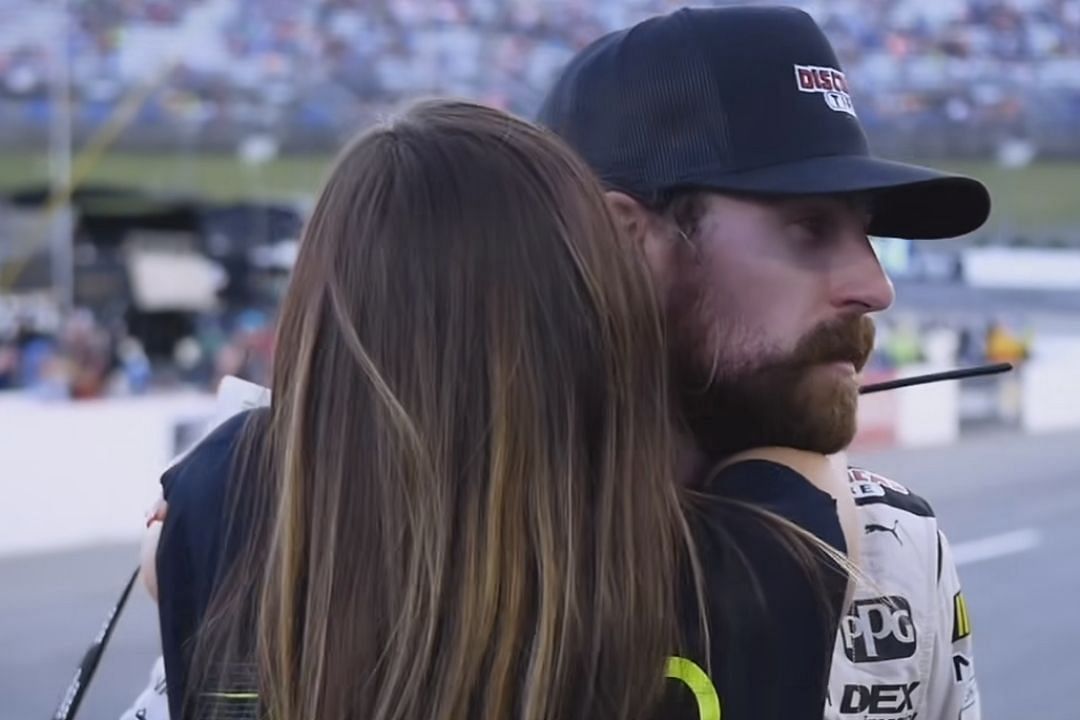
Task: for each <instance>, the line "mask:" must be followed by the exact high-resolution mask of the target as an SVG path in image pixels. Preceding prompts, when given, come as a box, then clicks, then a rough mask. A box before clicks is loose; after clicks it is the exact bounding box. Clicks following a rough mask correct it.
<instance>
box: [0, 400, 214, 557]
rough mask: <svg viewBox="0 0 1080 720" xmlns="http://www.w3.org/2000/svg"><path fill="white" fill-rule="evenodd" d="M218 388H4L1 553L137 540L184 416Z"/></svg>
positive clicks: (206, 411)
mask: <svg viewBox="0 0 1080 720" xmlns="http://www.w3.org/2000/svg"><path fill="white" fill-rule="evenodd" d="M213 411H214V398H213V396H212V395H209V394H182V395H168V396H160V397H159V396H153V397H142V398H131V399H111V400H91V401H80V402H58V403H49V402H41V401H38V400H36V399H33V398H28V397H25V396H22V395H19V394H0V554H6V553H14V552H23V551H30V550H46V549H56V548H63V547H71V546H76V545H83V544H87V543H92V542H99V541H114V540H135V539H137V538H139V537H140V536H141V533H142V530H143V514H144V512H145V510H146V509H147V508H148V507H149V505H150V503H151V502H152V501H153V499H154V498H155V497H156V496H157V493H158V491H159V485H158V480H159V478H160V476H161V473H162V471H163V470H164V469H165V468H166V467H167V466H168V464H169V462H170V461H171V460H172V459H173V452H174V450H175V448H174V432H175V429H176V426H177V424H179V423H181V422H189V421H198V420H200V419H205V418H208V417H210V416H211V415H212V414H213Z"/></svg>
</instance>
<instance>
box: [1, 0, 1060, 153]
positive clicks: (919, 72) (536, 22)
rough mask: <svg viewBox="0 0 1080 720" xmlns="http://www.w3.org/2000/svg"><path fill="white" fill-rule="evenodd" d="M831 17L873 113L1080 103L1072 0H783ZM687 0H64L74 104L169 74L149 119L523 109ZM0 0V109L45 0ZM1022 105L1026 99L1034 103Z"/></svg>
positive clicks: (49, 33) (42, 42) (103, 111)
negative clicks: (444, 101) (628, 31)
mask: <svg viewBox="0 0 1080 720" xmlns="http://www.w3.org/2000/svg"><path fill="white" fill-rule="evenodd" d="M785 2H786V4H793V5H798V6H801V7H803V8H804V9H806V10H808V11H809V12H811V13H812V14H813V15H814V16H815V17H816V18H817V19H818V20H819V21H820V22H821V23H822V25H823V26H824V28H825V29H826V31H827V32H828V33H829V35H830V37H831V39H832V41H833V43H834V45H835V46H836V48H837V50H838V52H839V53H840V55H841V60H842V62H843V63H844V65H845V68H846V69H847V70H848V74H849V77H850V78H851V80H852V83H853V86H854V88H855V98H856V103H857V107H856V109H857V110H858V112H859V114H860V117H861V118H862V120H863V122H864V123H865V124H866V125H867V126H868V127H870V128H871V129H872V128H874V127H882V126H886V127H906V128H908V129H911V128H912V127H918V126H921V125H931V126H934V127H936V128H939V129H940V128H943V127H947V126H949V125H958V126H962V127H964V128H966V129H968V130H969V131H970V130H972V129H978V128H990V129H992V130H993V131H995V132H997V133H999V134H1000V135H1001V136H1002V137H1010V138H1023V137H1025V136H1028V135H1031V134H1033V133H1037V132H1038V130H1039V126H1040V125H1045V124H1047V123H1053V122H1054V120H1055V118H1057V119H1058V120H1062V121H1064V122H1068V121H1069V120H1072V121H1075V119H1076V118H1080V0H1010V1H1009V2H1002V1H999V0H785ZM684 4H699V5H723V4H729V3H724V2H708V0H699V2H697V3H688V2H687V1H686V0H544V1H543V2H537V1H536V0H304V1H303V2H300V1H297V0H204V1H197V0H175V1H173V0H170V1H169V2H163V1H161V0H95V1H94V2H88V1H79V0H70V1H69V2H68V3H67V6H68V8H69V18H70V21H69V22H68V27H67V30H68V32H67V33H66V36H67V38H68V43H67V48H66V50H67V52H68V53H69V56H70V58H71V69H72V77H71V81H72V87H73V92H74V96H75V97H76V98H77V100H78V102H77V106H76V110H77V120H82V121H85V122H87V123H94V122H100V121H101V120H102V119H103V118H104V117H106V116H107V115H108V113H109V112H110V111H111V109H112V108H113V106H114V105H115V103H116V102H117V101H118V99H119V98H121V97H122V96H123V95H124V94H125V93H126V92H127V91H129V90H130V89H131V88H132V87H133V86H135V85H136V84H138V83H141V82H147V81H151V82H152V81H155V78H157V76H158V73H166V71H167V74H165V75H163V77H165V80H164V81H163V83H162V86H161V90H160V92H157V93H155V94H154V95H153V96H152V97H151V98H150V101H149V102H148V103H147V104H146V105H145V106H144V107H143V108H142V111H141V115H140V121H141V122H142V123H146V124H154V123H158V124H166V125H168V124H175V125H180V126H183V127H187V128H189V129H190V130H191V132H192V133H193V134H197V133H196V131H198V130H199V129H203V130H207V129H210V128H211V126H213V125H215V124H217V125H219V126H223V125H221V124H222V123H226V124H228V123H233V124H235V125H237V126H242V127H246V128H248V129H255V130H257V129H260V128H261V129H264V130H268V131H274V132H275V133H277V134H278V135H279V136H283V135H287V134H288V132H289V131H290V130H291V131H293V132H300V133H302V132H304V131H311V132H312V133H313V134H315V135H319V134H321V135H324V136H325V135H327V134H331V135H332V134H333V131H334V130H335V129H341V130H342V131H343V132H344V131H351V130H352V129H355V127H356V123H357V122H362V121H363V119H364V118H365V117H369V116H371V115H372V114H377V113H379V112H380V111H381V110H382V109H385V108H386V107H388V106H390V105H392V104H394V103H396V102H397V101H399V100H400V99H401V98H403V97H406V96H415V95H417V94H431V93H438V94H451V95H461V96H468V97H471V98H475V99H479V100H481V101H485V102H488V103H490V104H494V105H497V106H500V107H504V108H508V109H511V110H513V111H515V112H518V113H523V114H526V115H528V114H530V113H532V112H533V111H534V110H535V108H536V106H537V105H538V103H539V100H540V98H541V96H542V94H543V92H544V90H545V89H546V88H547V87H548V86H549V84H550V82H551V80H552V78H553V76H554V74H555V73H556V72H557V71H558V70H559V69H560V67H561V66H562V65H563V64H564V63H565V62H566V60H567V59H568V58H569V57H570V56H571V54H572V53H573V52H574V51H576V50H577V49H579V48H581V47H582V46H583V45H585V44H587V43H588V42H589V41H590V40H592V39H594V38H596V37H598V36H599V35H601V34H603V33H604V32H606V31H609V30H612V29H615V28H619V27H625V26H627V25H630V24H632V23H634V22H636V21H638V20H640V19H642V18H644V17H646V16H649V15H654V14H658V13H664V12H668V11H671V10H673V9H676V8H677V7H679V6H682V5H684ZM59 7H61V5H60V3H59V2H57V1H55V0H52V1H43V0H0V97H2V98H6V99H7V101H8V102H7V103H6V104H8V105H10V104H11V103H12V102H16V101H17V104H18V107H19V108H20V109H19V110H17V111H16V110H11V109H10V107H9V109H8V110H6V111H4V117H3V120H4V121H5V123H11V122H13V121H19V120H23V121H27V122H31V121H33V122H39V123H40V122H41V120H42V119H43V118H44V117H45V116H47V114H48V112H49V108H50V100H49V91H48V89H49V85H50V78H51V77H52V68H53V65H51V62H52V61H51V58H53V57H55V53H56V51H57V38H58V37H60V38H62V37H64V35H65V34H64V33H58V32H57V17H58V11H57V8H59ZM1035 109H1037V110H1038V114H1037V115H1036V114H1035V112H1034V111H1035Z"/></svg>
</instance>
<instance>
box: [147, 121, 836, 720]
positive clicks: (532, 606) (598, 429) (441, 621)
mask: <svg viewBox="0 0 1080 720" xmlns="http://www.w3.org/2000/svg"><path fill="white" fill-rule="evenodd" d="M663 358H664V352H663V330H662V328H661V325H660V321H659V314H658V312H657V308H656V306H655V302H654V299H653V295H652V292H651V290H650V286H649V282H648V276H647V274H646V271H645V269H644V266H643V264H642V263H641V261H640V258H638V257H637V256H635V255H634V254H633V253H631V252H628V251H627V248H623V247H621V246H620V245H619V241H618V237H617V235H616V232H615V229H614V226H613V224H612V222H611V220H610V218H609V216H608V214H607V211H606V209H605V206H604V201H603V198H602V194H601V191H600V189H599V187H598V186H597V184H596V183H595V181H594V180H593V179H592V178H591V176H590V175H589V173H588V172H587V171H586V170H585V169H584V168H583V166H582V165H581V164H580V162H579V161H578V160H577V159H576V158H575V157H574V156H573V155H572V154H571V153H570V152H569V151H568V150H566V149H565V148H564V147H563V146H562V145H561V144H560V143H559V142H558V141H557V140H555V139H553V138H552V137H551V136H549V135H547V134H546V133H544V132H542V131H540V130H538V129H536V128H534V127H532V126H530V125H528V124H526V123H523V122H521V121H518V120H516V119H513V118H511V117H509V116H507V115H505V114H503V113H500V112H498V111H495V110H491V109H487V108H483V107H480V106H475V105H469V104H465V103H450V102H436V103H427V104H422V105H419V106H417V107H415V108H414V109H413V110H411V111H410V112H408V113H407V114H405V115H404V116H403V117H401V118H400V119H398V120H396V121H394V122H392V123H390V124H388V125H386V126H384V127H380V128H377V129H375V130H372V131H370V132H368V133H366V134H365V135H363V136H362V137H361V138H360V139H359V140H358V141H357V142H356V143H354V144H353V145H352V146H351V147H350V148H349V149H348V150H347V151H346V152H345V153H344V154H343V155H342V157H341V158H340V159H339V161H338V163H337V165H336V166H335V168H334V170H333V172H332V173H331V176H330V178H329V181H328V182H327V184H326V186H325V187H324V189H323V191H322V193H321V196H320V198H319V201H318V203H317V205H316V207H315V210H314V213H313V216H312V218H311V221H310V223H309V225H308V227H307V229H306V232H305V235H304V238H303V241H302V243H301V249H300V253H299V256H298V258H297V262H296V266H295V268H294V271H293V277H292V281H291V284H290V288H289V291H288V293H287V295H286V297H285V299H284V301H283V304H282V308H281V319H280V325H279V328H278V342H277V350H276V353H275V358H274V371H273V387H272V390H273V403H272V406H271V407H270V408H269V409H267V410H262V411H255V412H251V413H247V414H243V415H240V416H237V418H234V419H233V420H231V421H229V422H227V423H225V424H224V425H223V426H222V427H220V428H219V429H218V430H217V431H216V432H215V433H214V434H213V435H211V436H210V437H209V438H208V439H207V440H206V441H204V442H203V443H202V444H201V445H200V446H199V447H198V448H196V450H195V451H194V452H192V453H191V454H189V455H188V456H187V457H186V458H185V459H184V460H183V461H181V462H180V463H179V464H178V465H177V466H176V467H174V468H173V469H172V470H170V471H169V472H168V473H167V474H166V476H165V477H164V478H163V485H164V488H165V494H166V499H167V500H168V503H169V511H168V514H167V516H166V519H165V524H164V529H163V532H162V539H161V545H160V547H159V550H158V555H157V571H158V585H159V588H160V598H161V600H160V602H161V624H162V636H163V638H162V639H163V649H164V655H165V665H166V672H167V674H168V677H169V684H170V687H169V705H170V710H171V714H172V716H173V717H176V718H179V717H181V716H183V717H235V716H236V714H237V713H241V714H242V713H244V712H253V709H254V707H255V706H256V705H257V706H258V707H259V708H260V711H261V713H263V714H264V716H266V717H270V718H275V719H286V718H287V719H288V720H300V719H313V718H319V719H320V720H339V719H341V720H343V719H345V718H365V719H366V718H376V719H379V720H384V719H385V720H390V719H397V718H417V717H426V718H446V719H449V718H506V717H515V718H527V719H529V720H533V719H536V720H540V719H547V718H559V719H564V718H620V719H621V718H639V717H640V718H644V717H672V718H679V717H688V718H691V717H704V718H716V717H719V715H718V713H719V712H720V702H721V701H720V692H718V691H717V685H719V686H720V690H721V691H722V692H724V693H729V694H730V695H732V697H731V698H730V702H732V703H733V704H734V706H735V707H742V706H744V705H746V704H745V703H742V702H741V701H740V700H739V699H738V697H735V696H738V695H740V694H742V695H745V696H747V697H750V696H752V695H754V694H755V693H756V691H757V689H758V687H759V686H760V687H768V686H769V685H768V683H767V682H765V680H766V679H767V676H769V675H770V674H771V669H770V668H769V667H768V662H770V661H775V660H777V658H778V657H779V656H777V655H775V654H769V655H767V657H768V658H770V659H771V660H763V659H762V658H763V657H766V656H759V654H758V652H757V650H756V649H754V650H752V651H748V652H746V653H742V655H743V656H745V657H744V658H743V659H744V660H745V661H746V662H745V663H743V664H742V665H739V668H740V669H738V670H734V671H733V670H730V669H729V668H730V667H734V666H736V665H737V664H738V663H737V660H738V659H736V660H735V661H731V662H729V661H728V658H726V657H722V656H723V655H725V654H728V652H729V651H730V650H732V648H735V647H736V646H735V645H734V643H746V642H753V641H754V638H755V637H756V636H755V635H754V633H755V632H756V630H755V629H761V628H763V627H765V626H766V625H767V624H768V623H771V622H773V621H774V620H775V628H774V629H779V630H780V631H782V630H783V628H784V627H785V623H788V622H790V621H797V622H800V623H802V622H804V621H807V622H810V623H811V624H812V625H813V627H814V628H815V629H816V630H815V632H814V633H813V640H814V643H817V644H815V647H814V648H813V651H812V652H807V653H805V656H806V658H807V662H805V663H803V662H802V660H800V661H799V663H800V664H797V666H796V665H791V667H789V668H788V672H789V674H802V675H807V674H808V675H809V676H812V677H811V680H812V681H811V682H809V683H808V685H807V687H808V688H809V694H808V696H807V698H808V699H804V698H791V701H792V702H801V703H802V704H803V705H806V706H807V708H806V709H807V710H808V711H809V713H810V714H809V715H800V714H799V713H797V712H795V713H792V712H788V716H789V717H812V716H813V715H814V714H815V713H816V714H817V716H818V717H820V711H821V704H820V700H821V699H823V687H824V678H825V675H826V673H827V658H828V656H829V650H830V649H831V641H832V637H833V636H834V635H833V634H834V633H835V628H836V622H837V620H838V609H837V607H838V601H837V599H836V590H837V588H839V592H840V595H842V593H843V582H844V580H843V578H840V579H839V582H838V583H837V582H832V583H831V584H830V582H828V581H827V580H825V579H823V578H825V577H826V574H825V571H826V570H828V569H830V568H834V567H835V565H834V564H832V563H831V562H828V561H823V560H822V554H821V553H822V552H825V553H826V554H827V553H828V552H829V551H828V549H827V547H826V546H825V544H824V543H823V542H822V541H821V540H818V539H816V538H814V537H813V536H812V535H809V534H808V533H806V532H805V531H804V530H801V529H799V528H798V527H797V526H796V525H794V524H792V523H790V522H787V521H784V520H783V519H780V518H776V517H774V516H766V515H765V514H764V513H762V512H760V511H740V512H739V513H737V514H738V517H734V515H735V514H736V513H735V512H734V511H733V510H732V508H735V507H736V506H737V505H738V498H734V499H730V498H729V499H728V500H725V501H724V502H719V501H716V500H715V499H709V500H708V501H707V502H698V503H684V502H683V499H682V498H681V497H680V491H679V490H678V484H677V482H676V479H675V477H674V467H675V457H676V448H675V440H674V435H673V429H672V427H671V423H670V420H669V417H670V407H669V398H668V392H667V381H668V378H667V371H666V368H665V366H664V363H663ZM755 462H756V463H760V462H762V461H761V460H760V459H756V460H755V459H752V460H751V461H750V466H753V463H755ZM789 464H790V463H789ZM732 467H733V468H734V469H735V470H734V471H735V472H741V469H743V468H746V467H748V464H747V463H746V462H743V463H740V464H737V465H735V466H732ZM732 467H729V468H726V469H724V470H723V471H722V472H721V475H725V474H726V475H728V476H730V475H731V473H732V472H733V470H732ZM754 467H755V470H754V471H755V472H757V471H760V470H761V467H758V466H754ZM764 467H765V470H766V471H767V472H780V473H788V474H789V475H791V476H793V477H795V478H796V479H797V481H798V482H802V483H803V484H805V481H804V480H803V479H802V478H801V477H799V476H797V475H795V474H794V473H793V472H792V471H791V470H790V469H789V468H788V467H787V466H786V465H780V464H772V463H765V466H764ZM807 487H809V486H807ZM811 490H813V489H812V488H811ZM226 494H227V495H228V499H226ZM691 504H693V505H694V507H695V508H697V509H696V510H695V511H694V512H693V516H692V517H690V516H688V513H687V509H686V508H687V507H688V506H690V505H691ZM226 508H227V510H225V511H224V512H223V509H226ZM781 512H782V509H781ZM729 516H731V517H729ZM763 518H764V519H763ZM717 522H720V523H722V524H723V526H724V527H723V528H722V529H721V530H720V531H717V532H713V531H712V530H711V529H710V528H711V526H712V525H713V524H715V523H717ZM838 528H839V526H838V525H837V524H836V523H835V513H833V515H832V524H831V525H829V526H828V527H826V528H825V529H824V530H822V531H821V532H819V533H818V534H820V535H822V536H823V537H825V539H826V540H829V541H831V542H833V544H834V545H837V546H838V547H840V549H841V550H842V549H843V548H842V546H843V538H842V537H839V539H837V536H838V535H839V530H838ZM766 531H767V532H766ZM699 540H700V541H701V542H703V543H704V544H705V545H706V546H707V547H708V551H709V561H708V562H707V563H706V564H705V565H702V563H700V562H699V560H698V557H697V553H696V550H695V543H696V542H698V541H699ZM833 554H834V555H835V553H833ZM755 555H762V557H767V558H768V559H767V563H766V564H773V565H776V566H777V567H779V566H780V565H784V564H785V563H788V564H789V565H790V566H791V567H794V568H795V571H794V572H795V574H797V575H798V576H799V577H798V578H797V579H795V580H791V579H790V578H786V579H784V581H783V582H784V583H785V585H784V587H785V588H786V589H788V590H789V591H791V592H792V597H793V598H794V599H795V601H794V602H795V604H796V605H798V608H797V610H796V611H794V613H793V615H792V617H791V618H788V617H783V618H765V617H764V616H762V615H761V612H760V607H758V609H756V610H755V607H756V606H757V605H758V603H757V602H756V600H757V598H758V595H759V594H760V593H761V592H770V591H771V590H772V585H771V584H770V583H771V582H772V581H771V579H770V578H771V577H772V576H771V575H770V574H769V573H770V572H772V570H771V569H770V568H765V570H766V572H765V573H764V574H760V575H759V574H758V573H756V572H755V571H754V564H755V562H756V561H755V560H754V557H755ZM784 567H785V571H786V569H787V568H788V565H784ZM837 577H839V575H837ZM761 578H765V579H764V580H762V579H761ZM725 579H731V580H732V581H734V582H735V583H736V585H735V586H734V587H726V586H725V584H724V580H725ZM744 581H745V582H744ZM706 593H708V594H709V596H710V597H709V598H708V600H707V601H706V597H705V595H706ZM714 595H715V597H713V596H714ZM736 600H737V601H736ZM744 600H745V602H744ZM744 613H745V614H744ZM740 616H741V617H740ZM714 619H715V620H716V625H717V627H719V628H720V630H721V632H720V634H718V635H717V637H716V638H715V639H714V638H712V636H711V635H710V631H709V627H710V623H711V622H712V621H713V620H714ZM743 621H745V623H746V624H745V626H743V625H742V623H743ZM748 633H749V640H748V639H747V638H748V635H747V634H748ZM766 634H767V633H766ZM738 647H742V645H739V646H738ZM800 657H801V656H800ZM720 660H723V662H722V663H721V662H719V661H720ZM714 665H722V667H721V668H720V669H719V670H717V671H715V672H714V671H713V666H714ZM759 666H760V667H759ZM665 672H666V674H667V675H668V676H669V677H670V678H671V679H672V680H673V682H672V683H669V685H668V686H667V687H665V684H664V675H665ZM748 673H749V675H747V674H748ZM819 675H820V678H819V677H818V676H819ZM745 677H750V678H751V680H750V681H749V684H748V682H744V679H745ZM819 680H820V682H819ZM755 683H757V684H755ZM781 686H783V683H781ZM819 691H820V692H819ZM815 693H818V695H817V696H815ZM728 702H729V698H726V697H725V698H724V703H725V707H726V703H728ZM815 702H817V705H816V708H815V707H814V703H815ZM684 706H685V709H684ZM746 706H747V707H749V705H746ZM787 709H788V710H789V711H790V710H791V708H790V707H788V708H787ZM725 717H728V715H726V714H725ZM736 717H737V716H736Z"/></svg>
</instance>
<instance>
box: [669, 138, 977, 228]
mask: <svg viewBox="0 0 1080 720" xmlns="http://www.w3.org/2000/svg"><path fill="white" fill-rule="evenodd" d="M686 184H687V185H694V186H700V187H705V188H710V189H714V190H724V191H730V192H747V193H756V194H762V195H824V194H829V195H831V194H841V193H856V192H863V193H868V194H870V195H871V196H872V198H873V205H874V218H873V220H872V221H871V225H870V232H871V234H873V235H876V236H879V237H899V238H911V239H923V240H930V239H938V238H951V237H958V236H960V235H966V234H967V233H970V232H972V231H974V230H977V229H978V228H979V227H981V226H982V225H983V223H985V222H986V220H987V218H989V217H990V193H989V192H988V191H987V189H986V186H984V185H983V184H982V183H981V182H979V181H978V180H975V179H973V178H969V177H964V176H962V175H949V174H946V173H942V172H939V171H937V170H932V169H930V168H925V167H920V166H918V165H908V164H905V163H898V162H892V161H889V160H880V159H878V158H873V157H867V156H862V155H846V156H829V157H817V158H809V159H806V160H800V161H798V162H793V163H784V164H782V165H771V166H768V167H764V168H757V169H754V170H748V171H744V172H738V173H730V172H728V173H721V174H719V175H715V176H714V175H710V174H709V173H707V172H705V173H701V175H700V176H698V177H690V178H687V179H686Z"/></svg>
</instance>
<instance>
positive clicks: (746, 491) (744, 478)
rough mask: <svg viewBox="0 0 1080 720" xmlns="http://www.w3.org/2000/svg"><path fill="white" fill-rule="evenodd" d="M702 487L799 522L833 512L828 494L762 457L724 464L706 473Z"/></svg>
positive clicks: (793, 471) (783, 465)
mask: <svg viewBox="0 0 1080 720" xmlns="http://www.w3.org/2000/svg"><path fill="white" fill-rule="evenodd" d="M702 490H703V491H704V494H705V496H706V497H714V498H717V499H721V500H732V501H737V502H741V503H748V504H751V505H754V506H756V507H761V508H764V509H767V510H769V511H770V512H772V513H775V514H777V515H780V516H781V517H784V518H786V519H788V520H791V521H792V522H795V523H797V524H799V525H804V524H805V522H806V521H807V520H810V519H815V520H822V519H825V518H829V519H831V518H834V517H835V514H836V501H835V500H834V499H833V498H832V496H831V495H829V494H828V493H827V492H825V491H824V490H821V489H820V488H818V487H817V486H816V485H815V484H814V483H812V482H811V481H810V480H809V479H808V478H807V477H806V475H804V474H802V473H801V472H799V470H798V469H796V468H795V467H792V466H791V465H789V464H786V463H781V462H776V461H774V460H771V459H766V458H747V459H742V460H739V461H738V462H735V463H731V464H728V465H725V466H723V467H721V468H720V469H718V470H717V471H715V472H714V473H712V474H711V475H710V476H709V478H708V480H707V481H706V482H705V484H704V485H703V486H702ZM823 516H824V517H823Z"/></svg>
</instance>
